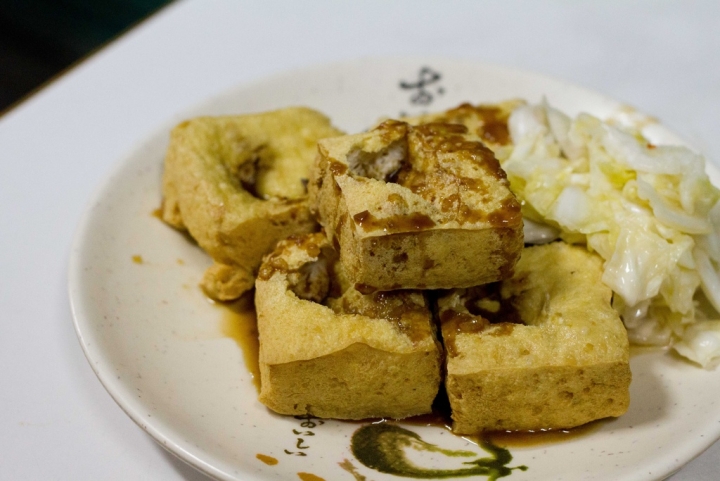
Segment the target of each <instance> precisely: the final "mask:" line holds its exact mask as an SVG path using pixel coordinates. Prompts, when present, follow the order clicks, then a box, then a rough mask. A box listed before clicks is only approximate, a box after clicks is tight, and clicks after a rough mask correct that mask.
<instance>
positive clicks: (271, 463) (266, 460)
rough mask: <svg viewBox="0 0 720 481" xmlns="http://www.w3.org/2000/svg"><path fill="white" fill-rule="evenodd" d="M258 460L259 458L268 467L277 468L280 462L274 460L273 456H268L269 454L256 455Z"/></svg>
mask: <svg viewBox="0 0 720 481" xmlns="http://www.w3.org/2000/svg"><path fill="white" fill-rule="evenodd" d="M255 457H256V458H258V459H259V460H260V461H262V462H263V463H265V464H267V465H268V466H275V465H276V464H277V463H278V460H277V459H276V458H273V457H272V456H268V455H267V454H260V453H258V454H256V455H255Z"/></svg>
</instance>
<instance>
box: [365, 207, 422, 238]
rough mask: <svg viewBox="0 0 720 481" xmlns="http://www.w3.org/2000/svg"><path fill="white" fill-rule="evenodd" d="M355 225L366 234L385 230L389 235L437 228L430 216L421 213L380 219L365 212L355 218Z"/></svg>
mask: <svg viewBox="0 0 720 481" xmlns="http://www.w3.org/2000/svg"><path fill="white" fill-rule="evenodd" d="M353 220H354V221H355V224H356V225H358V226H360V227H361V228H362V229H363V230H364V231H365V232H373V231H377V230H383V231H384V232H387V233H399V232H416V231H422V230H427V229H431V228H433V227H435V221H434V220H432V219H431V218H430V217H429V216H427V215H425V214H421V213H419V212H413V213H412V214H409V215H396V216H392V217H387V218H383V219H378V218H377V217H375V216H374V215H372V214H371V213H370V212H369V211H367V210H364V211H362V212H360V213H358V214H355V215H354V216H353Z"/></svg>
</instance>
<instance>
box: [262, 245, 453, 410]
mask: <svg viewBox="0 0 720 481" xmlns="http://www.w3.org/2000/svg"><path fill="white" fill-rule="evenodd" d="M335 259H336V254H335V252H334V250H333V249H332V247H331V245H330V244H329V242H328V241H327V239H326V238H325V236H324V235H323V234H322V233H316V234H309V235H306V236H302V237H292V238H290V239H287V240H285V241H282V242H280V243H279V244H278V246H277V248H276V249H275V251H274V252H273V253H272V254H270V255H268V256H267V257H266V258H265V260H264V262H263V265H262V267H261V269H260V273H259V275H258V279H257V282H256V292H255V306H256V309H257V315H258V332H259V339H260V356H259V361H260V379H261V388H260V396H259V399H260V401H261V402H262V403H263V404H265V405H266V406H267V407H269V408H270V409H272V410H273V411H275V412H278V413H280V414H293V415H305V414H310V415H313V416H317V417H321V418H337V419H366V418H381V417H389V418H396V419H400V418H405V417H408V416H414V415H418V414H424V413H429V412H430V411H431V405H432V402H433V400H434V398H435V396H436V394H437V392H438V388H439V385H440V367H441V366H440V364H441V357H442V348H441V346H440V344H439V343H438V341H437V338H436V336H435V326H434V323H433V321H432V316H431V313H430V309H429V307H428V302H427V300H426V298H425V296H424V295H423V294H422V293H421V292H418V291H398V292H392V293H382V292H378V293H374V294H371V295H363V294H361V293H360V292H358V291H357V290H355V289H354V288H352V287H350V288H347V286H348V283H347V281H346V280H345V278H344V274H343V273H342V270H341V268H340V266H339V265H338V264H337V262H336V260H335Z"/></svg>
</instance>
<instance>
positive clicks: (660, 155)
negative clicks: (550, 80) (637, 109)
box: [497, 103, 720, 366]
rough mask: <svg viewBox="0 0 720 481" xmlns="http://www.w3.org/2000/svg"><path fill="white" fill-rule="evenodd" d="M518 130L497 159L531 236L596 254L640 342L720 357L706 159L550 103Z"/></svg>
mask: <svg viewBox="0 0 720 481" xmlns="http://www.w3.org/2000/svg"><path fill="white" fill-rule="evenodd" d="M508 128H509V131H510V135H511V138H512V144H513V145H512V147H509V148H507V149H504V150H500V151H499V152H498V153H497V154H498V157H499V158H500V161H501V164H502V166H503V168H504V169H505V171H506V172H507V174H508V179H509V180H510V184H511V187H512V189H513V191H514V192H515V194H516V195H517V196H518V199H519V200H520V201H521V203H522V206H523V215H524V218H525V222H526V242H528V243H542V242H547V241H550V240H553V239H555V238H562V239H563V240H565V241H567V242H571V243H582V244H586V245H587V248H588V249H590V250H591V251H594V252H597V253H598V254H599V255H600V256H601V257H602V258H603V259H604V260H605V265H604V267H605V271H604V275H603V282H604V283H605V284H607V285H608V286H609V287H610V288H612V290H613V292H614V295H613V305H614V307H615V308H616V309H617V310H618V311H619V312H620V314H621V316H622V318H623V321H624V322H625V325H626V327H627V330H628V335H629V337H630V340H631V342H633V343H635V344H643V345H663V346H665V345H671V346H673V348H674V349H675V350H676V351H677V352H678V353H680V354H681V355H683V356H685V357H686V358H688V359H690V360H692V361H694V362H696V363H698V364H701V365H703V366H706V365H708V364H709V363H710V362H711V361H712V360H713V359H714V358H717V357H720V317H718V314H717V312H718V311H720V270H719V266H720V202H719V199H720V191H718V189H717V188H715V187H714V186H713V185H712V184H711V183H710V180H709V178H708V176H707V174H706V172H705V160H704V159H703V157H702V156H700V155H698V154H696V153H694V152H692V151H691V150H689V149H687V148H685V147H680V146H665V145H653V144H651V143H649V142H648V141H647V140H646V139H645V138H644V137H643V136H642V134H641V133H640V131H639V130H638V129H636V128H632V127H628V126H620V125H615V124H610V123H607V122H603V121H601V120H600V119H598V118H596V117H593V116H591V115H588V114H581V115H579V116H578V117H577V118H575V119H572V118H570V117H568V116H567V115H565V114H563V113H562V112H560V111H558V110H556V109H554V108H552V107H550V106H549V105H547V103H543V104H540V105H524V106H522V107H519V108H517V109H516V110H515V111H513V113H512V115H511V116H510V119H509V121H508ZM701 291H702V292H704V296H703V295H702V294H701V293H700V292H701Z"/></svg>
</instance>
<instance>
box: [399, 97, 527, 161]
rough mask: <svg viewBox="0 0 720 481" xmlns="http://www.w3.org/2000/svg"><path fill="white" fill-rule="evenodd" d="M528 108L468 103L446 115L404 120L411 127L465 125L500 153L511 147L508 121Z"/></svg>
mask: <svg viewBox="0 0 720 481" xmlns="http://www.w3.org/2000/svg"><path fill="white" fill-rule="evenodd" d="M524 104H525V101H524V100H519V99H513V100H506V101H504V102H499V103H496V104H479V105H472V104H469V103H464V104H461V105H458V106H457V107H455V108H452V109H449V110H446V111H444V112H436V113H431V114H425V115H420V116H418V117H404V118H403V119H402V120H403V121H404V122H407V123H409V124H410V125H422V124H428V123H438V122H440V123H447V124H460V125H464V126H465V127H467V129H468V131H469V132H470V133H472V134H474V135H477V136H478V137H479V138H480V140H481V141H482V142H483V143H484V144H485V145H487V146H488V147H489V148H490V149H491V150H493V151H496V150H498V149H500V148H502V147H504V146H506V145H509V144H510V143H511V139H510V132H509V130H508V125H507V121H508V118H509V117H510V114H511V113H512V111H513V110H515V109H516V108H517V107H519V106H521V105H524Z"/></svg>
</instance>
